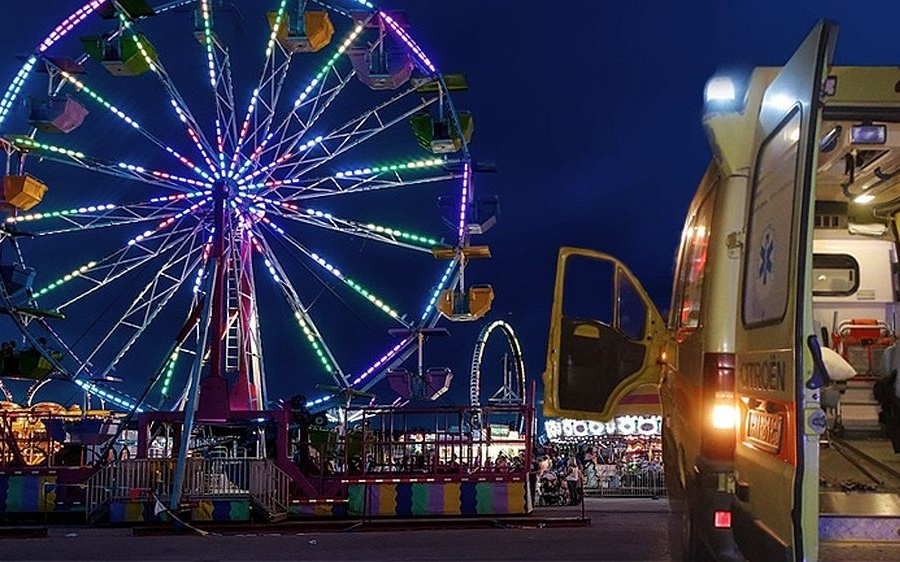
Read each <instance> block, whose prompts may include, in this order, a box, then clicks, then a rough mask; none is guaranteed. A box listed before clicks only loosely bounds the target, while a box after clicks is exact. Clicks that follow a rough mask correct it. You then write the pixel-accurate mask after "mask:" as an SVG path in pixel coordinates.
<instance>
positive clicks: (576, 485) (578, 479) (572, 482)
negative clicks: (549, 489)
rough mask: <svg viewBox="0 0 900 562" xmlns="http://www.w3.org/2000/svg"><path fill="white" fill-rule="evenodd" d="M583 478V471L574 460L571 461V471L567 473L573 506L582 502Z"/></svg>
mask: <svg viewBox="0 0 900 562" xmlns="http://www.w3.org/2000/svg"><path fill="white" fill-rule="evenodd" d="M583 480H584V479H583V477H582V474H581V469H580V468H578V463H577V462H576V461H575V459H574V458H572V459H571V460H569V469H568V470H567V471H566V486H567V487H568V488H569V501H570V502H571V504H572V505H575V504H577V503H578V502H580V501H581V493H582V489H581V487H582V484H583Z"/></svg>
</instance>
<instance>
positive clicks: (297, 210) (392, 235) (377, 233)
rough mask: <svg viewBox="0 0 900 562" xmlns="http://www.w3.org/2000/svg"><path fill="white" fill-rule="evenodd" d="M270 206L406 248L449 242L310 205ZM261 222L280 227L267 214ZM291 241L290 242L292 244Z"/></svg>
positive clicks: (296, 219) (288, 215) (324, 226)
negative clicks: (366, 221) (340, 215)
mask: <svg viewBox="0 0 900 562" xmlns="http://www.w3.org/2000/svg"><path fill="white" fill-rule="evenodd" d="M270 204H271V205H272V207H273V209H274V214H276V215H277V216H279V217H282V218H285V219H287V220H290V221H293V222H297V223H301V224H305V225H309V226H314V227H316V228H321V229H325V230H331V231H335V232H340V233H342V234H346V235H348V236H356V237H360V238H365V239H367V240H373V241H376V242H379V243H382V244H386V245H390V246H396V247H398V248H404V249H407V250H413V251H417V252H421V253H424V254H431V253H432V250H433V249H434V248H449V247H450V245H449V244H446V243H444V242H443V241H441V240H438V239H437V238H434V237H430V236H424V235H420V234H415V233H412V232H407V231H405V230H400V229H397V228H392V227H387V226H383V225H377V224H374V223H371V222H369V223H363V222H358V221H354V220H350V219H344V218H340V217H335V216H334V215H332V214H331V213H325V212H322V211H318V210H315V209H310V208H303V207H298V206H297V205H293V204H291V203H276V202H270ZM262 220H263V222H265V223H266V224H268V225H269V226H270V227H271V228H273V229H276V230H281V228H280V227H278V226H277V225H275V224H274V223H273V222H272V221H270V220H268V218H267V217H263V219H262ZM293 243H294V242H292V244H293Z"/></svg>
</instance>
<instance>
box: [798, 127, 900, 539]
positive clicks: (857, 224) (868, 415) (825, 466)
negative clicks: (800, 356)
mask: <svg viewBox="0 0 900 562" xmlns="http://www.w3.org/2000/svg"><path fill="white" fill-rule="evenodd" d="M852 117H860V116H859V115H853V116H852ZM821 131H822V140H821V144H820V152H819V162H818V173H817V177H816V192H817V197H816V199H817V201H816V207H815V223H814V235H813V266H812V267H813V274H812V290H813V299H812V302H813V315H814V319H815V323H816V328H817V330H818V332H819V334H820V341H821V342H822V343H823V345H827V346H828V347H830V348H831V349H833V350H834V351H836V352H837V353H838V354H840V355H841V356H842V357H843V358H844V359H845V360H846V362H847V363H849V364H850V365H851V366H852V368H853V369H852V372H851V374H852V376H851V377H850V378H849V379H847V380H846V381H843V382H833V383H832V385H830V387H829V388H828V389H826V390H825V391H823V393H822V402H823V407H825V409H826V413H827V415H828V430H827V431H826V433H825V434H824V435H823V438H822V440H821V444H822V445H821V447H820V453H821V457H820V499H821V501H820V510H821V513H822V515H823V516H824V515H826V514H833V515H855V516H862V517H865V518H867V519H868V521H867V522H866V523H865V524H860V525H859V529H858V531H855V532H860V533H864V534H866V533H869V534H872V533H874V536H872V537H869V536H863V537H861V538H863V539H866V538H872V539H877V538H878V533H880V532H883V531H882V530H880V529H877V528H875V527H877V524H876V525H875V526H874V527H873V523H872V522H873V521H875V520H876V519H877V517H875V516H882V517H883V516H892V517H900V454H898V453H895V452H894V450H893V447H892V444H891V442H890V440H889V439H887V438H886V433H885V431H884V428H883V426H882V424H880V423H879V413H880V411H881V404H880V403H879V401H878V400H876V397H875V394H874V393H873V389H874V388H875V384H876V382H877V381H878V380H879V379H880V378H881V377H883V376H885V375H886V374H887V372H889V371H890V370H891V369H898V368H900V353H896V354H892V353H890V352H888V353H887V354H888V355H889V356H893V358H894V360H893V362H892V364H891V362H890V361H885V363H887V364H885V365H883V364H882V363H883V362H882V357H883V356H884V355H885V352H886V350H888V348H889V347H890V346H891V345H893V344H894V342H895V341H896V340H897V338H898V336H900V333H898V330H900V303H898V300H900V297H898V294H900V293H898V290H900V283H898V272H897V270H898V256H897V240H896V231H897V228H896V226H895V221H896V218H897V217H900V214H897V213H900V122H884V121H868V120H865V119H853V120H836V119H832V120H829V117H828V114H827V111H826V114H825V118H824V120H823V123H822V128H821ZM895 214H897V215H896V217H895ZM897 347H898V348H900V345H898V346H897ZM890 390H893V389H892V388H891V389H890ZM868 517H871V518H870V519H869V518H868ZM832 523H833V525H832ZM829 525H831V526H834V527H837V526H838V525H837V522H836V521H829V520H828V519H827V518H824V517H823V518H822V519H821V520H820V534H822V535H823V536H822V538H823V539H828V538H840V537H830V536H829V533H832V532H833V533H837V532H838V531H836V530H834V529H829V528H828V527H829ZM894 531H896V529H894ZM842 532H847V531H846V529H844V530H843V531H842ZM885 532H886V531H885ZM894 540H896V537H894Z"/></svg>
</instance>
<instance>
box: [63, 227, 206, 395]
mask: <svg viewBox="0 0 900 562" xmlns="http://www.w3.org/2000/svg"><path fill="white" fill-rule="evenodd" d="M196 241H197V237H196V236H191V237H187V238H185V239H184V240H183V241H182V243H181V244H180V245H179V246H178V247H177V248H176V249H175V251H174V252H173V253H172V256H171V257H170V259H169V260H168V261H166V263H165V264H163V265H162V267H161V268H160V269H159V271H157V272H156V273H155V274H154V275H153V277H152V278H151V279H150V281H149V282H148V283H146V284H145V285H144V286H143V287H142V288H141V290H140V291H139V292H138V294H137V296H136V297H135V299H134V300H133V301H132V303H131V305H130V306H129V307H128V309H127V310H126V311H125V313H124V314H123V315H122V317H121V318H120V319H119V320H118V321H117V322H116V323H115V324H114V325H113V326H112V327H111V328H110V329H109V330H108V331H107V332H106V333H105V334H104V336H103V338H102V339H101V340H100V341H99V342H98V343H97V344H96V345H95V346H93V351H92V352H91V354H90V355H88V356H87V358H86V359H85V363H86V364H90V363H92V362H93V360H94V358H95V357H97V355H98V354H99V353H100V352H101V351H104V352H105V351H106V349H105V347H106V345H107V343H108V342H110V340H111V339H112V338H113V336H117V335H118V334H120V333H122V332H126V333H127V332H129V331H131V335H130V337H128V339H127V341H126V342H125V344H124V345H122V346H121V347H120V348H119V349H118V351H117V352H116V353H115V354H114V355H113V358H112V359H111V360H110V361H109V363H108V364H107V365H105V366H104V367H103V370H102V371H100V375H99V376H100V377H101V378H105V377H107V376H108V375H109V374H110V372H112V370H113V369H114V368H115V366H116V364H117V363H118V362H119V361H120V360H121V359H122V358H123V357H124V356H125V355H126V354H127V353H128V351H129V350H130V349H131V348H132V347H133V346H134V344H135V343H136V342H137V341H138V339H140V337H141V336H142V335H143V334H144V333H145V332H146V330H147V328H148V327H149V326H150V325H151V324H152V323H153V321H154V320H155V319H156V318H157V317H158V316H159V313H160V312H161V311H162V310H163V309H164V308H165V307H166V306H167V305H168V304H169V302H170V301H171V299H172V297H173V296H174V295H175V294H176V293H177V292H178V289H179V288H181V287H182V286H183V285H184V283H185V280H187V279H188V278H189V277H190V273H191V271H192V270H193V268H194V266H196V264H197V263H199V261H200V259H201V258H200V255H199V253H200V246H199V245H198V244H196ZM76 375H77V373H76Z"/></svg>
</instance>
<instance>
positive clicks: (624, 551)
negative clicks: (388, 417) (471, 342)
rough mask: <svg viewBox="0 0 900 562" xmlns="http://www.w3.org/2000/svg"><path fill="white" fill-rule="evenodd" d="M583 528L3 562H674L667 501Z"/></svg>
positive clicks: (80, 545) (96, 545)
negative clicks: (354, 561)
mask: <svg viewBox="0 0 900 562" xmlns="http://www.w3.org/2000/svg"><path fill="white" fill-rule="evenodd" d="M584 514H585V516H586V517H587V518H589V519H590V523H589V524H587V525H585V526H571V527H553V526H548V525H545V526H543V527H541V526H540V525H541V523H540V519H541V518H566V519H569V520H572V519H575V518H579V517H580V516H581V509H580V507H564V508H539V509H538V510H537V511H536V513H535V522H534V523H533V524H527V525H522V524H516V525H509V524H504V523H503V522H495V523H488V522H487V521H485V522H483V524H482V525H479V526H477V527H475V526H473V527H471V528H457V529H452V530H446V529H429V530H395V531H383V530H377V531H372V530H367V528H366V527H365V526H362V527H355V528H353V529H352V530H350V529H349V528H348V529H347V530H345V531H343V532H335V531H329V532H326V531H312V532H310V531H306V530H299V531H298V530H297V529H296V528H289V527H284V528H282V529H275V530H272V529H271V528H269V529H260V530H258V531H254V532H248V531H247V530H246V529H241V530H237V531H236V533H237V534H230V533H228V532H227V531H220V532H218V533H216V534H209V535H207V536H196V535H187V534H184V535H165V536H134V534H133V532H132V530H131V529H127V528H112V529H108V528H85V527H50V528H49V529H48V530H47V536H46V537H42V538H0V560H3V561H16V560H65V561H69V562H78V561H82V560H84V561H88V560H91V561H93V560H165V561H169V560H196V561H218V560H228V561H232V560H254V561H255V560H259V561H269V560H304V561H314V560H329V561H333V560H367V561H368V560H391V561H393V560H422V561H438V560H441V561H442V560H447V561H451V560H452V561H456V560H464V561H466V562H471V561H480V560H541V561H549V562H565V561H567V560H599V561H620V562H627V561H660V562H669V561H672V560H674V558H673V553H672V552H671V551H670V548H669V533H671V532H675V531H676V529H674V527H673V524H674V522H673V521H671V518H670V516H669V515H670V514H669V507H668V502H667V501H666V500H665V499H661V500H651V499H611V498H588V499H587V502H586V505H585V513H584ZM821 560H823V561H828V562H838V561H841V562H844V561H846V562H856V561H887V560H892V561H896V560H900V543H898V544H896V545H885V544H869V545H862V546H861V545H827V546H825V547H824V548H823V551H822V556H821Z"/></svg>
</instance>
